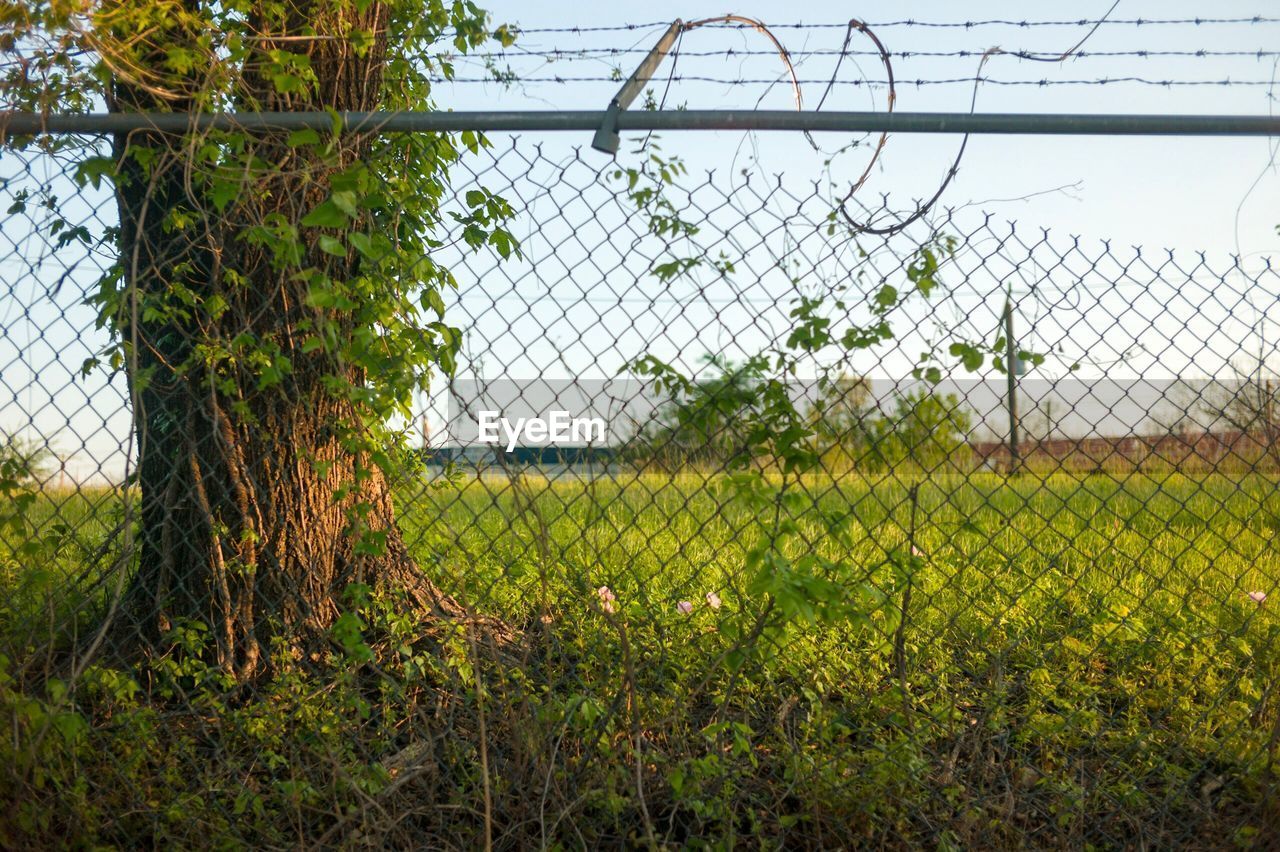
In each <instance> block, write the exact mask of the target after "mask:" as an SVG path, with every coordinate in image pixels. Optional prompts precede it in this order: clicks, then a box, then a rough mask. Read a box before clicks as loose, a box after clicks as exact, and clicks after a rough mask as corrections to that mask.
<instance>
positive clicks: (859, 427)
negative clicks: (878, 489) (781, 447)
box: [809, 373, 875, 471]
mask: <svg viewBox="0 0 1280 852" xmlns="http://www.w3.org/2000/svg"><path fill="white" fill-rule="evenodd" d="M874 411H875V406H874V400H873V399H872V396H871V382H870V381H869V380H868V379H867V378H866V377H865V376H859V375H857V374H856V373H841V374H840V375H839V376H838V377H836V378H835V379H830V380H827V381H824V382H821V383H820V385H819V389H818V397H817V399H816V400H814V402H813V404H812V405H811V406H810V407H809V419H810V421H811V423H812V425H813V432H814V440H815V442H816V443H817V448H818V451H819V452H820V453H821V454H822V460H823V466H824V467H825V468H827V470H828V471H831V470H836V469H841V468H846V467H849V466H853V465H856V464H857V463H858V461H859V460H860V459H861V458H862V457H863V456H864V455H865V453H866V451H867V443H868V441H867V439H868V430H869V429H870V425H871V421H872V415H873V412H874Z"/></svg>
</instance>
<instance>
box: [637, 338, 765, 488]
mask: <svg viewBox="0 0 1280 852" xmlns="http://www.w3.org/2000/svg"><path fill="white" fill-rule="evenodd" d="M705 362H706V364H707V365H708V367H710V368H711V375H709V376H707V377H706V378H703V379H699V380H696V381H693V382H691V383H690V384H689V385H688V386H687V387H686V388H685V389H684V391H683V392H682V393H672V394H671V396H670V397H669V399H668V400H667V402H666V404H665V405H664V406H663V407H662V408H661V410H660V413H659V415H658V419H657V422H655V423H652V424H650V425H649V426H648V427H647V428H645V429H643V430H642V431H641V433H640V436H639V438H638V439H637V440H636V441H635V442H634V444H633V448H632V451H631V456H632V458H633V459H635V460H637V461H640V462H641V463H648V464H656V465H658V466H660V467H664V468H667V469H671V470H674V469H677V468H680V467H684V466H687V465H692V466H696V467H704V468H706V467H710V468H719V467H724V466H725V465H726V464H727V463H728V462H730V461H731V460H733V459H735V458H738V457H740V456H741V455H742V454H743V453H746V452H749V449H748V448H749V446H750V445H751V444H750V441H749V440H748V439H749V430H750V429H752V428H754V424H756V423H758V421H759V418H758V416H757V415H758V413H759V412H758V411H757V410H756V409H757V407H758V405H759V404H760V400H761V397H762V394H761V385H762V384H763V382H764V381H765V371H766V369H767V367H768V362H767V360H766V359H764V358H763V357H756V358H751V359H748V360H746V361H743V362H741V363H736V364H735V363H734V362H732V361H729V360H728V359H726V358H723V357H721V356H717V355H709V356H707V357H706V359H705Z"/></svg>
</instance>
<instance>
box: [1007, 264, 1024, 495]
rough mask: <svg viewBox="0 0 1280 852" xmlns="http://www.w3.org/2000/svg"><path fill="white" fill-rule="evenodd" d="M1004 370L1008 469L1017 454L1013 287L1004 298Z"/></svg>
mask: <svg viewBox="0 0 1280 852" xmlns="http://www.w3.org/2000/svg"><path fill="white" fill-rule="evenodd" d="M1004 345H1005V362H1004V364H1005V370H1006V372H1007V374H1008V376H1007V377H1008V380H1009V470H1011V471H1013V470H1017V469H1018V466H1019V464H1020V459H1019V456H1018V357H1017V356H1018V353H1017V347H1016V346H1015V345H1014V342H1013V287H1012V285H1011V286H1010V287H1009V292H1008V295H1006V296H1005V299H1004Z"/></svg>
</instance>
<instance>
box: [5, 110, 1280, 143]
mask: <svg viewBox="0 0 1280 852" xmlns="http://www.w3.org/2000/svg"><path fill="white" fill-rule="evenodd" d="M607 117H608V111H591V110H581V111H573V110H547V111H543V112H538V111H506V112H503V111H493V112H488V111H485V112H424V113H406V112H398V113H368V112H338V113H329V112H310V113H308V112H297V113H282V112H276V113H225V114H202V115H188V114H185V113H150V114H138V113H132V114H130V113H116V114H86V115H39V114H32V113H14V112H0V137H2V136H4V135H10V136H15V135H28V134H39V133H86V134H96V133H127V132H130V131H141V130H158V131H164V132H170V133H182V132H188V131H193V130H215V129H216V130H271V129H274V130H298V129H302V128H311V129H314V130H329V129H332V128H333V126H334V121H335V119H336V120H338V121H339V122H340V124H341V126H342V127H343V128H344V129H346V130H347V131H350V132H361V133H373V132H382V133H412V132H415V131H417V132H437V133H443V132H457V131H463V130H474V131H495V132H496V131H502V132H542V131H573V130H596V129H597V128H599V127H600V126H601V125H602V124H604V122H605V120H606V118H607ZM616 123H617V124H616V126H617V129H618V130H632V131H643V130H778V131H797V130H807V131H812V132H833V133H882V132H886V133H950V134H954V133H972V134H983V133H1000V134H1029V135H1059V134H1061V135H1105V136H1133V135H1157V136H1165V135H1167V136H1280V118H1278V117H1275V116H1263V115H1116V114H1105V113H1104V114H1076V115H1066V114H1053V113H1045V114H1040V115H1036V114H1026V113H1020V114H987V115H983V114H974V113H913V112H806V111H797V110H671V111H666V112H664V111H646V110H641V111H633V112H627V111H623V112H620V113H618V114H616Z"/></svg>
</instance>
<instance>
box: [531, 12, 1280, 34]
mask: <svg viewBox="0 0 1280 852" xmlns="http://www.w3.org/2000/svg"><path fill="white" fill-rule="evenodd" d="M1275 23H1280V18H1273V17H1268V16H1264V15H1252V16H1249V17H1238V18H1200V17H1196V18H1077V19H1075V20H1062V19H1059V20H1026V19H1023V20H1013V19H1003V18H991V19H986V20H974V21H920V20H916V19H914V18H904V19H900V20H895V21H880V22H874V21H872V22H869V23H868V24H867V26H870V27H876V28H879V29H883V28H885V27H922V28H936V29H973V28H975V27H989V26H1005V27H1018V28H1032V27H1094V26H1101V25H1104V24H1109V25H1132V26H1139V27H1145V26H1186V25H1191V26H1207V25H1217V24H1248V25H1255V26H1256V25H1261V24H1275ZM670 25H671V22H670V21H652V22H648V23H640V24H610V25H604V26H595V27H580V26H560V27H527V28H526V27H520V26H518V25H516V26H512V27H511V30H512V31H514V32H516V33H521V34H528V33H601V32H634V31H637V30H647V29H654V28H657V27H667V26H670ZM846 25H847V22H846V21H840V22H835V23H825V22H824V23H805V22H803V21H798V22H793V23H784V24H769V28H770V29H775V30H777V29H797V30H824V29H827V30H829V29H844V28H845V26H846ZM735 28H736V29H747V28H749V27H747V26H746V25H737V26H736V27H735Z"/></svg>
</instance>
